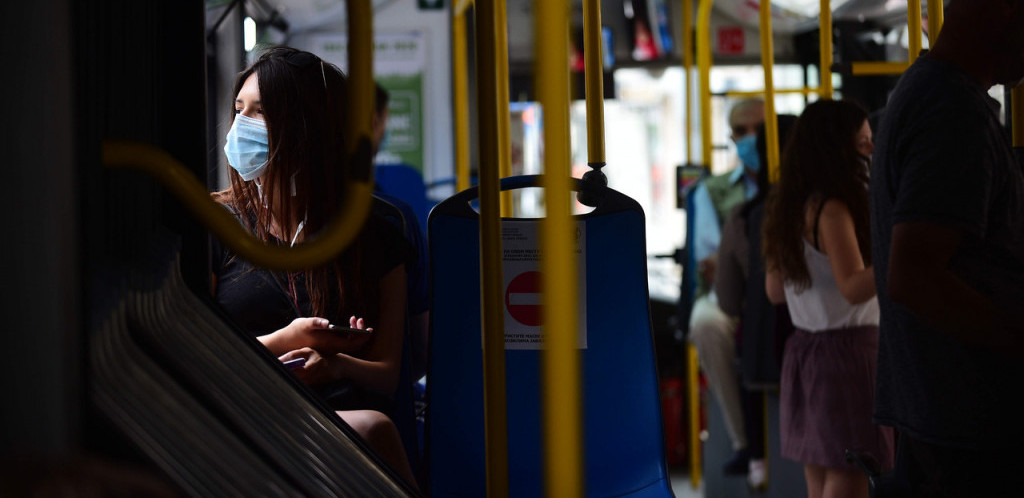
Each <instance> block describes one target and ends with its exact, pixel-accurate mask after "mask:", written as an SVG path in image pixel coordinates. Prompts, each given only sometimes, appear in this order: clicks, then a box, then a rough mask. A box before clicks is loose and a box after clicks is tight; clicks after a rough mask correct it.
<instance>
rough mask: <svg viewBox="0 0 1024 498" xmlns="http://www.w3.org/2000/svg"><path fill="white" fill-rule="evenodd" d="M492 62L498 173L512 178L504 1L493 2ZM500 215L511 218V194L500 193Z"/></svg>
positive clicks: (506, 11) (506, 16) (506, 15)
mask: <svg viewBox="0 0 1024 498" xmlns="http://www.w3.org/2000/svg"><path fill="white" fill-rule="evenodd" d="M494 15H495V18H494V25H495V31H494V62H495V64H497V69H498V172H499V176H500V177H501V178H505V177H509V176H512V136H511V135H510V132H509V129H510V127H511V125H510V123H509V119H510V118H509V102H510V100H509V94H508V10H507V7H506V5H505V0H494ZM501 215H502V216H512V192H501Z"/></svg>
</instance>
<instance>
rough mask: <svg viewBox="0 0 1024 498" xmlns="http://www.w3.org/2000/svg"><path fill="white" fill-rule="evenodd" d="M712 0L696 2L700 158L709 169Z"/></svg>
mask: <svg viewBox="0 0 1024 498" xmlns="http://www.w3.org/2000/svg"><path fill="white" fill-rule="evenodd" d="M713 3H714V0H699V3H698V4H697V5H698V7H697V77H698V78H699V79H700V85H699V88H700V139H701V142H702V143H701V160H702V161H703V163H704V167H705V168H707V169H708V171H710V170H711V6H712V4H713Z"/></svg>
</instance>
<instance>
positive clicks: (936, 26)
mask: <svg viewBox="0 0 1024 498" xmlns="http://www.w3.org/2000/svg"><path fill="white" fill-rule="evenodd" d="M942 9H943V7H942V0H928V46H929V47H934V46H935V40H938V39H939V31H941V30H942V19H943V11H942Z"/></svg>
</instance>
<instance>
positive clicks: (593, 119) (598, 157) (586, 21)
mask: <svg viewBox="0 0 1024 498" xmlns="http://www.w3.org/2000/svg"><path fill="white" fill-rule="evenodd" d="M601 52H602V40H601V1H600V0H585V1H584V2H583V58H584V77H585V78H586V88H587V162H589V163H590V164H591V165H600V166H603V165H604V163H605V157H604V80H603V78H604V60H603V59H602V53H601ZM600 166H598V168H600Z"/></svg>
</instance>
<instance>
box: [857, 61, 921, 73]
mask: <svg viewBox="0 0 1024 498" xmlns="http://www.w3.org/2000/svg"><path fill="white" fill-rule="evenodd" d="M908 67H910V63H909V62H853V63H851V64H850V69H851V71H850V74H852V75H854V76H885V75H899V74H903V71H906V70H907V68H908Z"/></svg>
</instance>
